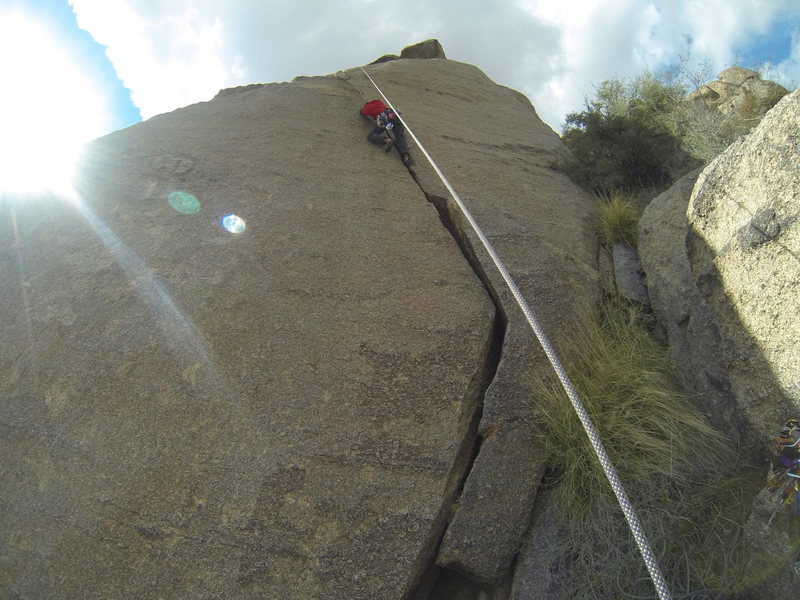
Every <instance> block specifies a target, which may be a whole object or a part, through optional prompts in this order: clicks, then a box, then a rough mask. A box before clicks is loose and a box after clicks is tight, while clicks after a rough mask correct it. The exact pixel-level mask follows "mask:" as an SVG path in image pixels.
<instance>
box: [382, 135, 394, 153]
mask: <svg viewBox="0 0 800 600" xmlns="http://www.w3.org/2000/svg"><path fill="white" fill-rule="evenodd" d="M393 147H394V140H393V139H391V138H390V139H388V140H386V142H385V143H384V146H383V151H384V152H386V153H387V154H388V153H389V151H390V150H391V149H392V148H393Z"/></svg>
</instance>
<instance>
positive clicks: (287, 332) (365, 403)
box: [0, 43, 598, 600]
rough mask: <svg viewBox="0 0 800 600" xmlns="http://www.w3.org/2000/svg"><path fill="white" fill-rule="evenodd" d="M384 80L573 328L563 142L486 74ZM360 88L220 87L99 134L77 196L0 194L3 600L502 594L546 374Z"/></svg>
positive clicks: (437, 191) (574, 225) (509, 257)
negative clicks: (530, 384)
mask: <svg viewBox="0 0 800 600" xmlns="http://www.w3.org/2000/svg"><path fill="white" fill-rule="evenodd" d="M437 45H438V43H437ZM439 48H440V47H439ZM442 57H443V53H442ZM369 72H370V74H371V75H372V76H373V77H374V78H375V79H376V80H377V81H378V83H379V84H380V85H381V87H382V89H383V90H384V91H385V92H386V93H387V94H388V95H389V96H390V99H391V101H392V102H393V103H394V104H395V105H396V106H397V107H398V109H399V110H400V111H402V114H403V117H404V118H405V119H406V120H407V122H408V124H409V125H410V126H411V127H412V128H413V130H414V131H415V132H416V133H417V134H418V135H419V137H420V138H421V139H422V140H423V142H424V143H425V144H426V146H427V149H428V151H429V152H430V153H431V154H432V155H433V157H434V158H435V159H436V160H437V162H438V164H439V166H440V167H441V168H442V170H443V171H444V172H445V173H446V174H447V175H448V176H449V178H450V180H451V182H452V184H453V185H454V186H455V188H456V189H457V190H458V191H459V192H460V194H461V196H462V198H463V200H464V202H465V203H466V205H467V206H468V207H469V208H470V210H471V211H472V213H473V214H474V215H475V217H476V219H477V221H478V222H479V223H480V224H481V226H482V227H483V228H484V231H485V232H486V235H487V236H488V237H489V238H490V239H491V240H492V242H493V243H494V245H495V248H496V249H497V250H498V252H499V254H500V255H501V256H502V257H503V259H504V260H505V263H506V265H507V266H508V268H509V270H510V272H511V273H512V274H513V276H514V277H515V279H516V281H517V283H518V284H519V286H520V288H521V289H522V290H523V292H524V293H525V294H526V297H527V298H528V300H529V302H530V303H531V305H532V306H533V307H534V309H535V310H536V311H537V313H538V315H539V317H540V318H541V320H542V323H543V326H544V329H545V330H546V331H547V332H548V334H549V335H551V337H553V338H554V339H558V338H559V337H560V336H564V335H568V334H569V329H568V326H567V324H566V323H568V320H567V319H565V318H564V317H565V315H567V314H569V313H570V312H571V311H573V310H575V309H576V308H577V307H579V306H582V305H586V304H588V305H591V304H592V303H594V302H596V301H597V296H598V289H597V288H598V284H597V280H598V278H597V271H596V266H595V264H594V261H595V257H596V242H595V239H594V234H593V232H592V229H593V228H592V222H591V215H592V212H591V201H590V199H589V197H588V196H587V195H586V194H585V193H584V192H582V191H581V190H579V189H578V188H577V187H576V186H575V185H573V184H572V183H571V182H570V181H568V180H567V179H566V177H565V176H563V175H562V174H560V173H558V172H556V171H554V170H551V169H550V168H549V164H550V163H551V162H552V161H553V160H554V159H555V158H556V157H557V156H558V155H559V154H560V153H563V152H564V149H563V146H562V145H561V142H560V141H559V139H558V137H557V136H556V135H555V134H554V133H553V132H552V131H551V130H550V129H549V128H548V127H546V126H545V125H544V124H543V123H542V122H541V121H540V120H539V119H538V117H537V116H536V113H535V111H534V110H533V107H532V106H531V105H530V103H529V102H528V101H527V99H525V98H524V97H523V96H522V95H521V94H519V93H517V92H514V91H513V90H509V89H507V88H503V87H501V86H497V85H496V84H494V83H492V82H491V81H490V80H489V79H488V78H486V76H485V75H484V74H483V73H481V72H480V71H479V70H478V69H476V68H475V67H472V66H470V65H465V64H460V63H457V62H453V61H448V60H445V59H444V58H434V59H432V60H393V61H391V62H386V63H382V64H378V65H374V66H371V67H369ZM365 95H366V96H367V97H370V98H372V97H378V96H377V92H375V91H374V90H373V89H372V88H371V87H370V85H369V83H368V81H367V80H366V78H365V77H364V75H363V73H362V72H361V70H360V69H351V70H349V71H347V72H344V73H340V74H339V76H327V77H311V78H298V79H297V80H295V81H294V82H291V83H283V84H269V85H256V86H248V87H245V88H239V89H234V90H227V91H225V92H224V93H221V94H220V95H219V96H218V97H217V98H215V99H214V100H213V101H211V102H207V103H200V104H196V105H193V106H189V107H186V108H183V109H180V110H177V111H174V112H172V113H169V114H165V115H161V116H158V117H155V118H153V119H150V120H148V121H146V122H144V123H140V124H137V125H135V126H133V127H130V128H128V129H125V130H122V131H119V132H115V133H113V134H111V135H109V136H106V137H104V138H101V139H99V140H97V141H95V142H94V143H92V144H91V145H90V147H89V149H88V153H87V157H86V159H85V162H84V164H83V166H82V171H81V177H80V179H79V181H80V183H79V185H78V186H77V187H76V190H77V194H76V196H75V197H74V198H72V199H71V201H67V200H64V199H61V198H53V197H41V198H38V199H35V200H31V201H29V202H27V203H25V204H19V203H14V202H10V201H4V202H3V203H2V204H1V205H0V210H2V212H3V218H2V221H1V222H2V223H3V227H4V234H3V235H2V236H0V239H2V240H4V241H5V243H4V244H3V246H2V252H1V253H0V276H1V277H2V281H3V285H2V286H0V290H2V291H0V295H1V297H2V301H3V306H4V311H3V314H2V317H0V334H1V335H2V339H3V341H4V343H3V345H2V349H0V374H2V377H0V391H1V392H2V396H3V402H2V406H1V407H0V424H2V427H3V431H4V434H3V435H2V436H0V456H2V459H3V460H2V464H3V468H2V469H1V470H0V488H2V490H3V493H2V495H0V547H2V548H3V551H2V553H0V590H2V592H0V595H3V596H8V597H19V598H49V597H53V598H54V597H61V598H104V599H114V598H132V597H142V598H149V597H153V598H155V597H165V598H177V597H187V598H189V597H191V598H200V597H209V598H212V597H213V598H237V599H238V598H285V599H297V600H300V599H307V598H319V599H331V600H333V599H340V598H352V599H367V598H369V599H390V598H410V597H414V598H425V597H429V596H433V597H436V595H437V594H439V597H443V596H442V594H444V593H445V592H443V591H442V588H441V587H440V588H439V589H438V592H437V585H438V583H437V581H448V586H449V585H450V584H451V583H452V581H453V580H454V579H455V580H458V577H459V576H460V575H464V576H466V577H467V578H469V579H472V580H480V581H483V582H484V585H485V586H487V585H488V586H491V585H498V586H500V585H502V586H505V588H506V589H507V588H509V583H508V578H509V577H510V575H509V573H510V571H509V569H510V567H511V566H512V564H513V561H514V560H515V557H516V553H517V551H518V550H519V545H520V543H521V542H520V540H521V539H522V535H523V533H524V531H525V529H526V528H527V526H528V524H529V521H530V517H531V514H532V511H533V500H534V498H535V495H536V490H537V486H538V481H539V478H540V476H541V472H542V465H541V462H540V460H539V458H538V456H537V446H536V438H535V436H534V432H533V430H532V427H531V426H530V423H531V422H533V421H535V411H534V409H533V408H532V407H533V406H535V402H534V401H533V399H532V398H531V397H530V393H529V391H528V390H527V388H526V384H525V382H526V381H528V380H529V379H530V377H532V376H533V377H545V376H547V373H548V372H549V371H548V369H549V367H547V365H546V363H545V361H544V360H543V354H542V352H541V350H539V349H538V345H537V343H536V342H535V340H534V339H533V336H532V334H531V333H530V332H529V330H528V329H527V326H526V325H525V324H524V318H523V316H522V315H521V314H520V313H519V311H518V309H517V308H516V306H515V304H514V302H513V300H512V299H511V297H510V293H508V292H506V291H505V288H504V287H503V283H502V280H501V277H500V275H499V274H498V273H497V271H496V270H495V269H494V266H493V265H492V264H491V261H490V260H489V259H488V257H487V256H486V253H485V252H484V251H483V250H482V248H481V247H480V245H479V244H478V240H477V239H476V237H475V235H474V233H472V232H471V231H470V230H469V229H468V227H467V225H466V224H465V223H464V220H463V219H462V218H461V217H460V216H459V213H458V211H457V210H456V209H455V207H454V205H453V202H452V200H448V199H447V198H448V196H447V194H446V192H445V190H444V188H443V186H442V185H441V184H440V183H439V182H438V180H437V179H436V178H435V175H434V173H433V170H432V169H430V168H429V167H427V166H426V165H425V164H424V162H423V157H422V155H421V154H420V152H419V151H417V150H416V148H414V147H413V146H412V154H413V155H414V157H415V159H416V160H417V166H416V167H415V170H414V171H413V172H411V173H410V172H409V171H407V170H406V169H405V168H404V167H403V166H402V164H401V162H400V161H399V160H398V158H397V156H396V155H386V154H384V153H383V152H381V151H380V150H379V149H377V148H375V147H374V146H371V145H370V144H368V143H367V141H366V139H365V138H366V133H367V130H368V123H367V122H366V121H365V120H364V119H363V118H361V117H360V116H359V115H358V108H359V107H360V106H361V104H362V103H363V101H364V96H365ZM453 111H457V112H458V113H459V114H460V115H461V117H460V118H459V119H457V120H452V119H442V115H443V114H449V113H451V112H453ZM308 115H324V118H311V119H310V118H308ZM443 225H445V226H444V227H443ZM473 458H474V461H473ZM462 484H463V489H462ZM443 537H444V541H443V542H442V538H443ZM435 563H438V564H439V565H440V566H439V567H437V566H435ZM443 569H444V571H443ZM502 580H505V583H498V582H501V581H502ZM463 585H464V586H467V587H468V586H469V585H470V584H467V583H464V584H463ZM517 585H518V586H519V585H521V584H517ZM456 587H458V585H456ZM448 589H450V588H448Z"/></svg>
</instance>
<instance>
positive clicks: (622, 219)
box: [597, 192, 641, 247]
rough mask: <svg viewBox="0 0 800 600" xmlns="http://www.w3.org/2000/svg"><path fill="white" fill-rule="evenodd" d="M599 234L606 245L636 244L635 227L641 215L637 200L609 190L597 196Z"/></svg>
mask: <svg viewBox="0 0 800 600" xmlns="http://www.w3.org/2000/svg"><path fill="white" fill-rule="evenodd" d="M597 215H598V220H599V224H600V236H601V237H602V239H603V242H604V243H605V244H606V245H607V246H613V245H614V244H627V245H628V246H632V247H633V246H636V229H637V225H638V223H639V217H640V216H641V210H640V209H639V205H638V204H637V202H636V201H635V200H634V199H633V198H632V197H631V196H629V195H627V194H623V193H621V192H611V193H609V194H606V195H601V196H599V197H598V205H597Z"/></svg>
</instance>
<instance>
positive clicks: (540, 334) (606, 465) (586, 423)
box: [354, 67, 672, 600]
mask: <svg viewBox="0 0 800 600" xmlns="http://www.w3.org/2000/svg"><path fill="white" fill-rule="evenodd" d="M361 70H362V71H363V73H364V75H366V76H367V79H369V80H370V82H371V83H372V85H373V86H375V89H376V90H377V91H378V93H379V94H380V95H381V97H382V98H383V100H384V101H385V102H386V104H387V105H388V106H389V108H391V109H392V110H393V111H394V113H395V114H396V115H397V118H398V119H399V120H400V122H401V123H402V124H403V127H404V128H405V130H406V131H407V132H408V134H409V135H410V136H411V138H412V139H413V140H414V142H415V143H416V144H417V146H418V147H419V149H420V151H421V152H422V154H424V155H425V158H426V159H428V162H429V163H430V165H431V167H433V170H434V171H436V174H437V175H438V176H439V179H441V180H442V183H443V184H444V186H445V187H446V188H447V191H448V192H450V195H451V196H452V197H453V200H455V202H456V204H458V207H459V209H461V212H462V214H463V215H464V217H465V218H466V219H467V221H469V224H470V226H471V227H472V229H473V231H474V232H475V234H476V235H477V236H478V238H479V239H480V241H481V243H482V244H483V247H484V248H485V249H486V251H487V252H488V253H489V256H490V257H491V259H492V262H494V265H495V267H497V270H498V271H499V272H500V275H502V277H503V280H504V281H505V282H506V285H507V286H508V289H509V290H510V291H511V293H512V294H513V296H514V298H515V300H516V301H517V304H518V305H519V307H520V309H521V310H522V313H523V314H524V315H525V318H526V319H527V321H528V324H529V325H530V326H531V329H533V332H534V333H535V334H536V338H537V339H538V340H539V344H540V345H541V346H542V349H543V350H544V352H545V354H546V355H547V358H548V360H549V361H550V364H551V365H552V367H553V370H554V371H555V372H556V375H558V379H559V381H560V382H561V385H562V386H563V387H564V391H566V393H567V396H569V399H570V401H571V402H572V406H573V408H574V409H575V412H576V413H577V415H578V418H579V419H580V421H581V424H582V425H583V428H584V430H585V431H586V435H587V436H588V437H589V441H590V442H591V444H592V447H593V448H594V451H595V454H597V458H598V460H599V461H600V464H601V466H602V467H603V472H604V473H605V476H606V478H607V479H608V481H609V483H610V484H611V488H612V489H613V490H614V494H615V495H616V496H617V501H618V502H619V505H620V508H622V512H623V514H624V515H625V518H626V519H627V521H628V527H629V528H630V530H631V533H632V534H633V537H634V539H635V540H636V544H637V545H638V546H639V551H640V552H641V554H642V558H643V560H644V563H645V566H646V567H647V570H648V572H649V573H650V579H651V580H652V581H653V585H654V586H655V589H656V593H657V594H658V597H659V599H660V600H670V599H671V598H672V595H671V594H670V591H669V588H668V587H667V583H666V581H665V580H664V576H663V575H662V574H661V569H660V568H659V566H658V562H657V561H656V558H655V556H654V555H653V552H652V550H651V549H650V544H649V542H648V541H647V538H646V536H645V534H644V530H643V528H642V525H641V523H640V521H639V517H638V516H637V515H636V511H635V510H634V508H633V505H632V504H631V502H630V500H629V499H628V495H627V494H626V493H625V489H624V488H623V487H622V482H621V481H620V479H619V477H618V476H617V473H616V471H615V470H614V465H613V464H612V463H611V459H610V458H609V457H608V454H607V453H606V450H605V447H604V446H603V442H602V440H601V439H600V435H599V434H598V433H597V430H596V429H595V427H594V423H592V420H591V418H590V417H589V413H588V412H586V408H585V407H584V406H583V403H582V402H581V400H580V398H579V396H578V392H577V390H576V389H575V387H574V386H573V385H572V382H571V381H570V379H569V377H568V376H567V372H566V370H565V369H564V367H563V366H562V365H561V361H560V360H559V358H558V356H557V355H556V352H555V349H554V348H553V345H552V344H551V343H550V341H549V340H548V339H547V336H546V335H545V333H544V330H543V329H542V327H541V325H540V324H539V322H538V320H537V319H536V317H535V316H534V314H533V311H532V310H531V308H530V306H528V303H527V301H526V300H525V298H524V296H523V295H522V292H521V291H520V289H519V287H518V286H517V284H516V282H515V281H514V280H513V278H512V277H511V274H510V273H509V272H508V269H507V268H506V266H505V265H504V264H503V262H502V260H501V259H500V256H499V255H498V254H497V252H496V251H495V249H494V247H493V246H492V244H491V243H490V242H489V239H488V238H487V237H486V235H485V234H484V233H483V231H482V230H481V228H480V227H479V226H478V223H477V222H476V221H475V219H474V218H473V216H472V214H471V213H470V212H469V210H467V207H466V206H465V205H464V203H463V201H462V200H461V197H460V196H459V195H458V193H457V192H456V190H455V189H454V188H453V186H452V185H451V184H450V182H449V181H448V180H447V178H446V177H445V176H444V173H442V171H441V170H440V169H439V166H438V165H437V164H436V162H435V161H434V160H433V158H431V155H430V154H428V151H427V150H426V149H425V147H424V146H423V145H422V143H421V142H420V141H419V139H417V136H416V135H414V132H413V131H412V130H411V128H410V127H409V126H408V123H406V122H405V120H404V119H403V117H402V116H400V113H399V112H398V111H397V109H396V108H395V107H394V105H393V104H392V103H391V101H390V100H389V98H387V97H386V95H385V94H384V93H383V92H382V91H381V89H380V88H379V87H378V84H377V83H375V81H374V80H373V79H372V77H370V75H369V73H367V71H366V69H364V67H361ZM354 87H355V86H354ZM357 89H358V88H357ZM359 91H360V90H359Z"/></svg>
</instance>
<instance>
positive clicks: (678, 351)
mask: <svg viewBox="0 0 800 600" xmlns="http://www.w3.org/2000/svg"><path fill="white" fill-rule="evenodd" d="M700 172H701V171H700V170H696V171H693V172H691V173H688V174H687V175H685V176H684V177H682V178H681V179H679V180H678V181H677V182H676V183H675V184H674V185H673V186H672V187H671V188H670V189H669V190H667V191H665V192H664V193H662V194H660V195H659V196H657V197H656V198H654V199H653V200H652V201H651V202H650V203H649V204H648V205H647V207H646V208H645V210H644V213H643V214H642V218H641V219H640V220H639V231H638V239H639V245H638V248H639V256H640V259H641V265H642V268H643V270H644V272H645V275H646V282H647V290H648V296H649V299H650V305H651V308H652V310H653V312H654V313H655V314H656V316H657V317H658V320H659V323H660V324H661V325H662V327H663V329H664V330H665V332H666V335H667V341H668V347H669V355H670V359H671V362H672V364H673V365H674V367H675V372H676V373H678V374H679V375H680V376H681V378H682V380H683V384H684V386H685V387H686V388H687V389H688V390H689V391H690V392H691V394H692V398H693V401H694V403H695V404H696V405H697V406H698V407H699V408H701V409H702V410H703V411H704V412H705V413H707V414H708V415H709V417H710V418H711V421H712V422H713V423H714V424H715V425H716V426H717V427H719V428H721V429H723V430H724V431H726V432H727V433H728V434H729V435H731V437H732V438H733V439H734V440H736V441H737V443H738V444H739V445H744V446H748V447H749V448H750V449H751V450H752V449H754V448H757V447H760V442H761V439H760V438H759V436H758V435H756V434H754V433H753V432H752V430H750V429H749V428H748V427H747V426H746V422H745V419H744V417H743V414H742V412H741V410H740V409H739V407H738V405H737V403H736V398H735V396H734V395H733V394H732V393H731V384H730V375H729V373H728V370H727V362H726V360H725V358H724V356H723V354H722V353H721V352H720V346H721V344H722V340H721V338H720V334H719V324H718V323H717V321H716V317H715V314H714V311H713V310H712V308H711V306H710V305H709V304H708V302H707V301H706V300H705V298H704V297H703V295H702V294H701V293H700V291H699V290H698V289H697V287H696V286H695V284H694V282H693V276H692V270H691V265H690V263H689V259H688V256H687V251H686V236H687V234H688V230H689V222H688V219H687V216H686V211H687V208H688V206H689V198H690V196H691V194H692V189H693V188H694V185H695V182H696V181H697V178H698V177H699V176H700Z"/></svg>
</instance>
